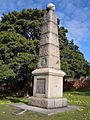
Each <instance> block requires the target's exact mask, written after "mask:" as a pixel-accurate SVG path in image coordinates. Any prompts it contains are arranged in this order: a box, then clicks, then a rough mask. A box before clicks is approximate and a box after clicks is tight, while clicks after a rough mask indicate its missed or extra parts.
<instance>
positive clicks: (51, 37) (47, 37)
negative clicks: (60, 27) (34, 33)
mask: <svg viewBox="0 0 90 120" xmlns="http://www.w3.org/2000/svg"><path fill="white" fill-rule="evenodd" d="M47 43H51V44H54V45H55V46H59V41H58V35H56V34H53V33H48V34H43V35H41V40H40V45H45V44H47Z"/></svg>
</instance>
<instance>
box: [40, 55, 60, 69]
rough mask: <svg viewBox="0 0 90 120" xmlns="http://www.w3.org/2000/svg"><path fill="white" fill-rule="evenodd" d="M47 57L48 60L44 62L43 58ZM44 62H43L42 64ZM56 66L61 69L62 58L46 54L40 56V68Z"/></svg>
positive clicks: (55, 67)
mask: <svg viewBox="0 0 90 120" xmlns="http://www.w3.org/2000/svg"><path fill="white" fill-rule="evenodd" d="M44 59H46V62H45V63H43V60H44ZM42 63H43V64H42ZM46 67H49V68H54V69H60V59H59V57H55V56H52V55H51V56H44V57H40V58H39V62H38V68H46Z"/></svg>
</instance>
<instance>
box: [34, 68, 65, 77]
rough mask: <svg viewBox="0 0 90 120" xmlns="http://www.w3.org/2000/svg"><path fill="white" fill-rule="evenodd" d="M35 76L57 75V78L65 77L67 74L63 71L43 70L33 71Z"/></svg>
mask: <svg viewBox="0 0 90 120" xmlns="http://www.w3.org/2000/svg"><path fill="white" fill-rule="evenodd" d="M32 74H33V75H39V74H43V75H44V74H45V75H55V76H65V75H66V74H65V72H63V71H62V70H56V69H52V68H41V69H36V70H34V71H32Z"/></svg>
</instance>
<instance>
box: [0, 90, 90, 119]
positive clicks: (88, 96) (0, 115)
mask: <svg viewBox="0 0 90 120" xmlns="http://www.w3.org/2000/svg"><path fill="white" fill-rule="evenodd" d="M64 96H65V97H66V98H67V99H68V102H69V103H68V104H69V105H78V106H80V108H79V109H78V110H74V111H68V112H64V113H58V114H55V115H52V116H47V115H43V114H38V113H32V112H30V111H27V112H25V113H23V114H22V115H19V116H15V115H12V112H14V111H15V108H13V107H11V106H9V105H7V104H6V103H11V102H10V100H9V99H7V100H2V102H0V103H3V104H0V120H90V91H83V92H78V91H73V92H65V93H64ZM18 99H19V101H21V102H24V103H25V102H27V98H23V99H22V98H17V100H18ZM0 101H1V100H0Z"/></svg>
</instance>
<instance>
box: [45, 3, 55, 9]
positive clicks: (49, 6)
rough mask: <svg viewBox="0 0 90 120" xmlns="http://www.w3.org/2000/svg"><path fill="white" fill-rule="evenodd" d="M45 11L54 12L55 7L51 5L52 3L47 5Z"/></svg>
mask: <svg viewBox="0 0 90 120" xmlns="http://www.w3.org/2000/svg"><path fill="white" fill-rule="evenodd" d="M47 10H53V11H54V10H55V5H54V4H53V3H49V4H48V5H47Z"/></svg>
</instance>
